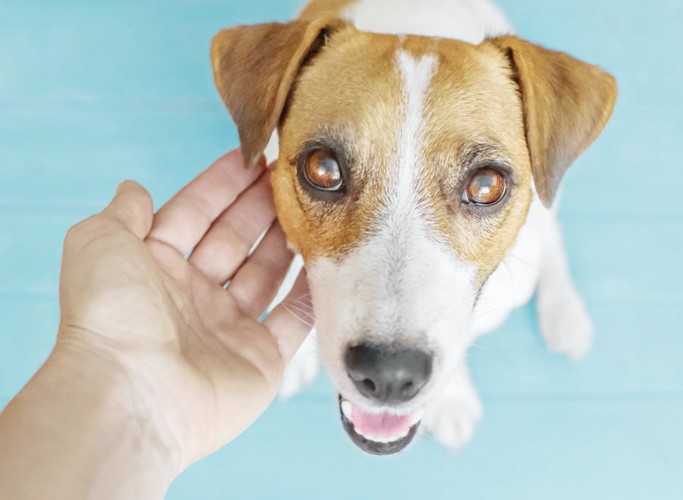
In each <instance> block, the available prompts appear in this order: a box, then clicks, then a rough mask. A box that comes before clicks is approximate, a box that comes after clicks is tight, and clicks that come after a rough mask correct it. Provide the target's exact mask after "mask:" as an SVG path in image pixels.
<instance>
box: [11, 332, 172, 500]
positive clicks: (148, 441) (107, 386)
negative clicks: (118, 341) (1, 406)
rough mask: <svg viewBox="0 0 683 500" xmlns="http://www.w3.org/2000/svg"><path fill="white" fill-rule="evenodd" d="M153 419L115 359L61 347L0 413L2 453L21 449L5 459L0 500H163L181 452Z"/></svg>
mask: <svg viewBox="0 0 683 500" xmlns="http://www.w3.org/2000/svg"><path fill="white" fill-rule="evenodd" d="M152 413H153V412H151V411H150V410H149V408H148V407H147V406H146V404H145V401H142V400H141V398H140V395H139V392H138V391H137V390H136V388H135V387H134V385H133V384H131V382H130V377H129V375H128V373H127V372H126V370H125V369H124V368H123V367H122V366H121V365H119V364H118V363H117V361H116V360H115V359H113V358H110V357H107V356H104V355H101V353H98V352H96V351H93V350H92V349H91V348H90V347H87V348H86V347H85V346H78V345H75V344H74V343H73V342H59V343H58V345H57V346H56V347H55V349H54V351H53V352H52V354H51V355H50V357H49V358H48V360H47V361H46V363H45V364H44V365H43V367H42V368H41V369H40V371H39V372H38V373H37V374H36V375H35V376H34V378H33V379H32V380H31V381H30V382H29V384H27V386H26V387H25V388H24V389H22V391H21V392H20V393H19V394H18V395H17V397H16V398H15V399H14V400H13V401H12V402H10V404H9V405H8V406H7V408H6V409H5V411H3V413H2V414H0V449H3V448H4V447H5V446H7V448H5V449H12V450H16V451H18V453H12V456H11V457H9V456H5V457H2V456H0V476H3V477H5V478H7V481H5V480H3V484H0V493H2V494H0V497H3V498H15V497H16V498H22V497H24V495H23V493H25V492H26V490H25V488H26V487H29V488H31V492H30V494H28V495H25V496H26V497H36V498H39V497H47V496H49V497H50V498H77V497H79V498H80V497H94V498H112V497H117V498H118V497H121V498H137V497H144V498H154V497H157V498H161V497H162V496H163V494H164V493H165V491H166V489H167V488H168V486H169V485H170V483H171V482H172V481H173V479H174V478H175V476H176V474H178V473H179V459H178V456H179V454H178V453H177V452H176V449H175V448H174V447H173V446H169V443H170V442H171V440H170V439H168V438H167V436H166V435H165V430H164V429H163V427H162V426H159V425H158V423H159V422H158V420H157V419H154V418H152ZM38 468H42V469H43V470H42V471H38V470H36V469H38ZM42 473H44V475H43V474H42ZM28 475H31V476H35V477H47V478H50V477H53V478H55V479H54V481H45V482H43V484H35V485H31V484H30V483H31V480H30V479H25V478H22V476H26V477H28ZM3 488H8V489H9V490H8V491H7V492H6V493H7V494H5V491H4V489H3ZM13 488H14V489H13ZM40 488H45V491H43V490H40ZM10 493H11V494H12V495H10ZM15 494H16V495H15Z"/></svg>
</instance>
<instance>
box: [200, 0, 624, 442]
mask: <svg viewBox="0 0 683 500" xmlns="http://www.w3.org/2000/svg"><path fill="white" fill-rule="evenodd" d="M511 32H512V29H511V27H510V25H509V24H508V21H507V20H506V18H505V16H504V15H503V14H502V13H501V11H500V10H498V8H497V7H496V6H494V5H493V4H491V3H490V2H489V0H422V1H418V0H314V1H312V2H311V3H309V4H308V5H307V6H306V7H305V8H304V10H303V12H302V13H301V15H300V17H299V19H298V20H296V21H293V22H290V23H286V24H277V23H273V24H261V25H254V26H238V27H234V28H230V29H226V30H223V31H221V32H220V33H218V34H217V35H216V37H215V38H214V40H213V43H212V47H211V61H212V66H213V70H214V77H215V81H216V86H217V88H218V91H219V93H220V95H221V97H222V99H223V101H224V103H225V105H226V106H227V108H228V110H229V111H230V113H231V115H232V117H233V119H234V120H235V122H236V124H237V128H238V131H239V137H240V141H241V147H242V153H243V156H244V158H245V161H246V163H247V164H248V165H249V164H252V163H254V162H255V161H256V160H257V158H258V157H259V156H260V155H261V153H262V152H264V151H265V150H266V147H267V145H268V143H269V140H271V137H273V138H274V140H275V141H276V143H275V144H276V147H277V145H278V143H279V154H278V153H277V152H275V153H271V154H270V156H271V158H273V159H275V158H277V161H276V162H275V163H274V164H273V166H272V167H271V168H272V172H271V182H272V185H273V189H274V194H275V201H276V206H277V211H278V217H279V220H280V223H281V224H282V227H283V228H284V230H285V232H286V234H287V237H288V240H289V242H290V245H291V246H292V248H293V249H294V250H295V251H296V252H297V253H299V254H300V255H301V256H302V258H303V263H304V264H305V267H306V269H307V273H308V278H309V282H310V288H311V299H312V308H313V311H314V316H315V323H316V330H317V344H318V349H319V351H320V354H321V357H322V359H323V361H324V364H325V366H326V368H327V371H328V373H329V375H330V377H331V379H332V382H333V384H334V386H335V387H336V390H337V391H338V393H339V409H340V412H341V420H342V423H343V426H344V428H345V430H346V432H347V433H348V434H349V436H350V437H351V439H352V440H353V442H354V443H355V444H356V445H358V446H359V447H360V448H361V449H363V450H365V451H366V452H369V453H374V454H389V453H395V452H397V451H399V450H401V449H403V448H404V447H405V446H406V445H407V444H408V443H409V442H410V441H411V440H412V439H413V437H414V436H415V434H416V432H417V429H418V427H419V426H420V423H422V425H423V427H424V428H425V429H426V430H427V431H428V432H430V433H431V434H433V435H434V437H435V438H436V439H437V440H438V441H439V442H441V443H443V444H445V445H447V446H448V447H451V448H457V447H459V446H462V445H463V444H465V443H466V442H467V441H468V440H469V439H470V438H471V436H472V433H473V431H474V427H475V426H476V424H477V422H478V421H479V420H480V418H481V415H482V410H481V403H480V400H479V397H478V395H477V393H476V391H475V388H474V387H473V385H472V382H471V381H470V377H469V375H468V371H467V367H466V363H465V354H466V351H467V348H468V346H469V345H470V344H471V343H472V342H473V340H474V339H475V338H476V337H477V336H478V335H480V334H482V333H485V332H489V331H491V330H493V329H495V328H497V327H498V326H499V325H501V323H502V322H503V321H504V320H505V318H506V316H507V315H508V314H509V313H510V311H511V310H512V309H514V308H516V307H519V306H521V305H523V304H525V303H526V302H528V301H529V299H530V298H531V297H532V295H533V294H534V293H536V296H537V308H538V318H539V324H540V330H541V333H542V335H543V337H544V339H545V341H546V343H547V344H548V347H549V348H550V350H552V351H554V352H558V353H561V354H564V355H566V356H568V357H570V358H572V359H578V358H580V357H581V356H582V355H583V354H585V353H586V351H587V350H588V349H589V347H590V344H591V337H592V327H591V322H590V319H589V317H588V314H587V312H586V309H585V307H584V304H583V301H582V299H581V297H580V296H579V295H578V293H577V291H576V288H575V286H574V283H573V281H572V278H571V276H570V273H569V267H568V263H567V257H566V254H565V250H564V248H563V244H562V238H561V234H560V228H559V226H558V222H557V220H556V216H555V213H554V211H553V210H552V209H551V206H552V204H553V200H554V199H555V195H556V193H557V190H558V186H559V184H560V180H561V179H562V176H563V174H564V172H565V171H566V170H567V168H568V167H569V165H570V164H571V163H572V162H573V161H574V160H575V159H576V158H577V156H578V155H579V154H581V152H582V151H583V150H584V149H586V148H587V147H588V146H589V145H590V144H591V143H592V142H593V141H594V140H595V138H596V137H597V136H598V134H599V133H600V131H601V130H602V129H603V127H604V126H605V124H606V123H607V120H608V119H609V116H610V114H611V112H612V108H613V106H614V102H615V99H616V94H617V87H616V82H615V80H614V78H613V77H612V76H611V75H609V74H608V73H606V72H605V71H603V70H601V69H600V68H598V67H596V66H592V65H590V64H587V63H584V62H581V61H579V60H577V59H574V58H573V57H570V56H568V55H566V54H563V53H560V52H554V51H551V50H548V49H545V48H543V47H540V46H538V45H535V44H533V43H530V42H527V41H524V40H521V39H519V38H517V37H515V36H512V35H509V34H508V33H511ZM267 156H268V155H267ZM291 306H292V311H293V312H295V313H296V312H297V311H298V312H302V313H311V315H313V311H311V310H310V307H311V304H303V303H299V304H292V305H291ZM309 344H310V341H309ZM316 371H317V356H316V355H314V354H313V353H312V352H311V351H310V345H308V346H306V345H305V346H304V347H303V348H302V350H301V351H300V352H299V353H298V355H297V357H296V358H295V361H294V363H293V365H292V366H291V367H290V368H289V371H288V373H287V374H286V376H285V382H284V386H283V393H284V394H285V395H288V394H291V393H293V392H295V391H296V390H298V388H299V387H301V386H303V385H304V384H305V383H307V382H308V381H310V380H311V379H312V378H313V376H314V375H315V373H316Z"/></svg>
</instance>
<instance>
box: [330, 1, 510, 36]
mask: <svg viewBox="0 0 683 500" xmlns="http://www.w3.org/2000/svg"><path fill="white" fill-rule="evenodd" d="M341 17H342V18H344V19H347V20H349V21H351V22H353V23H354V24H355V25H356V26H357V27H358V29H361V30H364V31H372V32H376V33H391V34H402V33H406V34H408V33H409V34H412V35H425V36H438V37H444V38H455V39H458V40H463V41H466V42H470V43H479V42H481V41H482V40H483V39H484V38H485V37H487V36H496V35H503V34H510V33H512V32H513V30H512V26H511V25H510V23H509V22H508V20H507V18H506V17H505V15H504V14H503V12H502V11H501V10H500V9H499V8H498V7H497V6H496V5H494V4H493V3H492V2H490V1H489V0H420V1H419V2H418V1H416V0H358V1H357V2H355V3H353V4H352V5H350V6H349V7H348V8H347V9H346V10H344V11H343V12H342V16H341Z"/></svg>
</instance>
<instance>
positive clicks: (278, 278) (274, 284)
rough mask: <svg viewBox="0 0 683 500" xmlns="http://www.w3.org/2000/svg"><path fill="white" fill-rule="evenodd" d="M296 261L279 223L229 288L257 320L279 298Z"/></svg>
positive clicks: (267, 235) (247, 312)
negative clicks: (285, 280)
mask: <svg viewBox="0 0 683 500" xmlns="http://www.w3.org/2000/svg"><path fill="white" fill-rule="evenodd" d="M292 258H293V254H292V252H291V251H290V250H289V249H288V248H287V240H286V238H285V233H284V232H283V231H282V228H281V227H280V224H279V223H277V222H276V223H275V224H273V226H272V227H271V228H270V229H269V230H268V232H267V233H266V235H265V236H264V237H263V240H262V241H261V243H259V246H258V247H257V248H256V250H255V251H254V253H253V254H252V255H251V256H250V257H249V258H248V259H247V261H246V262H245V263H244V264H243V265H242V267H241V268H240V269H239V271H237V274H235V277H234V278H233V280H232V281H231V282H230V285H229V286H228V291H229V292H230V293H231V295H232V296H233V297H234V298H235V300H236V301H237V304H238V305H239V306H240V308H241V309H242V311H244V312H245V313H246V314H249V315H251V316H252V317H254V318H258V317H259V316H260V315H261V314H262V313H263V311H264V310H265V308H266V307H267V306H268V304H270V302H271V301H272V300H273V298H274V297H275V294H277V291H278V290H279V288H280V285H281V284H282V280H283V279H284V277H285V274H287V270H288V269H289V265H290V264H291V262H292Z"/></svg>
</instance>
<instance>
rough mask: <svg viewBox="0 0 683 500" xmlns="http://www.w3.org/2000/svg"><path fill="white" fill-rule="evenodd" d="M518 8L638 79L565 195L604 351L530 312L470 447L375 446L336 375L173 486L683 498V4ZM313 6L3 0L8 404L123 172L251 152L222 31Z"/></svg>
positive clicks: (481, 375)
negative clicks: (215, 51)
mask: <svg viewBox="0 0 683 500" xmlns="http://www.w3.org/2000/svg"><path fill="white" fill-rule="evenodd" d="M500 4H501V5H502V6H503V7H504V8H505V10H506V11H507V12H508V14H509V15H510V17H511V18H512V20H513V21H514V23H515V25H516V26H517V28H518V32H519V33H520V34H521V35H523V36H525V37H526V38H529V39H531V40H534V41H538V42H541V43H544V44H546V45H548V46H550V47H553V48H558V49H562V50H565V51H568V52H570V53H572V54H574V55H577V56H580V57H582V58H585V59H586V60H589V61H591V62H596V63H599V64H601V65H603V66H604V67H605V68H607V69H608V70H610V71H612V72H613V73H614V74H615V75H616V76H617V78H618V80H619V83H620V97H619V102H618V104H617V108H616V110H615V113H614V117H613V120H612V122H611V123H610V125H609V126H608V128H607V130H606V131H605V133H604V135H603V136H602V137H601V138H600V139H599V141H598V142H597V143H596V144H595V145H594V146H593V147H592V148H591V149H590V150H589V152H588V153H586V154H585V155H584V156H583V157H582V158H581V159H580V160H579V161H578V162H577V164H576V166H575V167H574V169H573V170H572V171H571V172H570V174H569V175H568V178H567V182H566V185H565V190H564V195H563V205H562V209H561V216H562V219H563V222H564V225H565V229H566V233H567V243H568V248H569V253H570V256H571V259H572V267H573V268H574V271H575V276H576V279H577V282H578V286H579V288H580V289H581V290H582V292H583V293H584V295H585V297H586V300H587V302H588V306H589V309H590V311H591V313H592V315H593V318H594V320H595V324H596V328H597V337H596V343H595V347H594V350H593V351H592V353H591V354H590V355H589V356H588V357H587V359H586V360H585V361H584V362H582V363H580V364H572V363H569V362H567V361H564V360H562V359H560V358H558V357H555V356H552V355H550V354H548V353H547V352H546V351H545V349H544V347H543V345H542V343H541V342H540V340H539V338H538V334H537V332H536V326H535V323H534V317H533V313H532V310H531V308H525V309H522V310H520V311H517V312H516V313H515V314H514V315H513V317H512V318H511V320H510V321H509V322H508V323H507V324H506V325H505V326H504V327H503V328H502V329H501V331H499V332H497V333H495V334H492V335H490V336H488V337H486V338H484V339H482V340H481V341H480V342H479V343H478V344H477V345H476V346H475V347H474V348H473V349H472V351H471V354H470V359H471V363H472V369H473V373H474V378H475V380H476V383H477V385H478V387H479V388H480V389H481V392H482V395H483V401H484V406H485V417H484V421H483V423H482V425H481V427H480V428H479V430H478V432H477V434H476V436H475V439H474V441H473V443H472V444H471V445H470V446H469V447H468V448H467V449H466V450H465V451H463V452H462V453H459V454H451V453H448V452H446V451H445V450H443V449H442V448H440V447H439V446H438V445H436V444H435V443H433V442H432V441H431V440H430V439H429V438H423V439H421V440H420V441H419V442H418V443H417V444H416V445H415V446H413V447H412V448H411V449H409V451H408V452H406V453H405V454H403V455H401V456H398V457H390V458H383V459H378V458H374V457H370V456H365V455H362V454H361V453H360V452H359V451H357V450H356V449H355V448H354V447H353V445H351V444H350V443H349V441H348V439H347V438H346V437H345V435H344V434H343V431H342V430H341V426H340V425H339V422H338V414H337V409H336V407H335V404H334V399H333V396H332V393H331V391H330V387H329V382H327V381H326V380H325V379H324V378H321V379H320V380H318V381H317V382H316V384H315V385H314V387H313V388H312V389H311V390H310V391H309V392H307V393H305V394H302V395H300V396H298V397H297V398H295V399H294V400H293V401H291V402H289V403H287V404H281V403H276V404H275V405H274V406H273V407H272V408H271V409H270V410H269V411H268V412H267V414H266V415H265V417H264V418H263V419H262V420H260V421H259V422H258V423H257V424H256V425H255V426H254V427H253V428H251V429H250V430H248V431H247V432H246V433H245V434H244V435H243V436H242V437H240V438H239V439H237V441H235V442H234V443H233V444H232V445H231V446H229V447H226V448H224V449H223V450H221V451H220V452H219V453H217V454H216V455H214V456H212V457H210V458H207V459H205V460H203V461H202V462H200V463H198V464H196V465H195V466H193V467H191V468H190V469H189V470H188V471H186V472H185V473H184V474H183V475H182V476H181V477H180V478H179V479H178V480H177V481H176V482H175V484H174V485H173V487H172V489H171V491H170V492H169V495H168V497H169V498H172V499H181V498H182V499H218V498H257V499H259V498H286V499H290V498H301V499H309V498H310V499H320V498H325V499H336V498H350V497H355V498H395V499H400V498H471V499H501V498H505V499H525V500H530V499H547V498H553V499H583V498H621V499H627V500H628V499H642V498H648V499H650V498H652V499H674V498H683V326H682V325H683V286H682V285H681V282H682V281H683V260H682V259H681V254H682V253H683V252H682V251H683V205H682V204H681V203H680V202H679V200H680V198H681V195H680V194H679V189H680V187H681V186H682V185H683V118H681V117H682V116H683V93H682V92H681V89H682V88H683V63H681V60H682V59H681V55H680V46H681V44H682V43H683V30H682V29H681V26H683V2H681V1H680V0H656V1H653V2H636V1H634V0H630V1H624V0H621V1H617V0H603V1H601V2H591V1H589V0H575V1H572V2H565V1H560V0H552V1H550V0H545V1H542V2H541V1H540V0H535V1H532V0H504V1H501V2H500ZM299 5H300V2H299V1H283V0H270V1H266V0H257V1H250V2H245V1H236V0H220V1H218V0H201V1H199V0H198V1H192V2H191V1H184V0H166V1H164V2H162V1H160V0H149V1H144V2H143V1H138V2H115V1H108V2H104V1H96V0H61V1H59V2H49V1H46V0H42V1H41V0H0V174H1V176H0V318H1V321H0V406H2V405H3V404H4V403H6V402H7V401H8V400H9V399H10V398H11V397H12V395H13V394H15V393H16V392H17V391H18V390H19V388H20V387H21V386H22V385H23V384H24V383H25V382H26V381H27V380H28V379H29V377H30V376H31V374H32V373H33V372H34V371H35V369H36V368H37V367H38V366H39V365H40V363H41V362H42V360H43V359H44V358H45V356H47V354H48V352H49V351H50V348H51V346H52V343H53V341H54V336H55V330H56V327H57V321H58V309H57V279H58V271H59V259H60V252H61V242H62V238H63V235H64V233H65V231H66V229H67V228H68V227H69V226H70V225H71V224H73V223H74V222H76V221H78V220H79V219H81V218H83V217H85V216H86V215H88V214H90V213H91V212H93V211H95V210H97V209H99V208H100V207H101V206H102V205H103V204H104V203H105V202H106V201H107V200H108V199H109V197H110V196H111V194H112V193H113V190H114V187H115V185H116V183H117V182H118V181H119V180H121V179H123V178H134V179H137V180H139V181H141V182H143V183H144V184H145V185H146V186H147V187H148V188H149V189H150V191H151V192H152V194H153V196H154V197H155V199H156V200H157V201H158V202H162V201H163V200H165V199H166V198H168V196H170V195H171V194H172V193H173V192H175V191H176V190H177V189H178V188H179V187H180V186H181V185H182V184H184V183H185V182H186V181H187V180H189V179H190V178H191V177H192V176H194V175H195V174H196V173H197V172H198V171H199V170H200V169H202V168H203V167H204V166H206V165H208V164H209V163H210V162H211V161H212V160H213V159H214V158H216V157H217V156H219V155H220V154H222V153H223V152H224V151H227V150H228V149H230V148H232V147H233V146H235V145H236V142H237V141H236V133H235V130H234V128H233V126H232V125H231V123H230V121H229V119H228V117H227V115H226V113H225V111H224V110H223V107H222V106H221V104H220V102H219V99H218V97H217V96H216V94H215V91H214V89H213V85H212V80H211V72H210V67H209V61H208V45H209V41H210V38H211V36H212V34H213V33H214V32H215V31H216V30H218V29H219V28H221V27H224V26H228V25H232V24H237V23H253V22H262V21H268V20H286V19H288V18H289V17H291V15H292V14H293V13H294V12H295V11H296V9H297V7H298V6H299Z"/></svg>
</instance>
